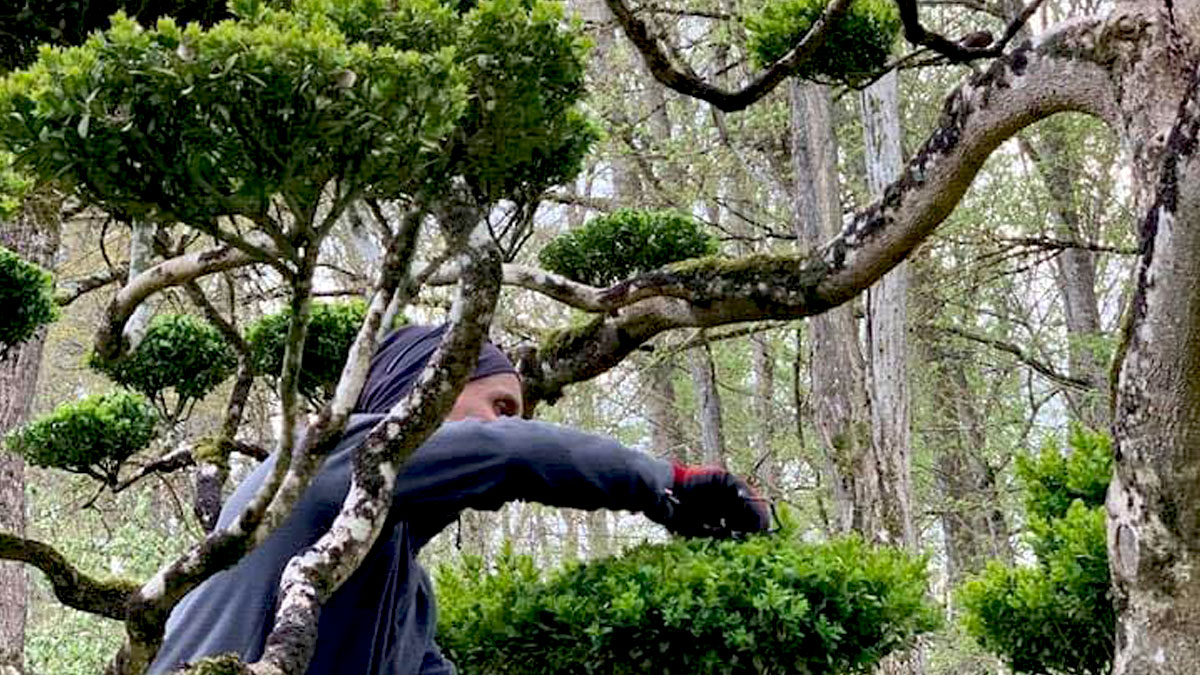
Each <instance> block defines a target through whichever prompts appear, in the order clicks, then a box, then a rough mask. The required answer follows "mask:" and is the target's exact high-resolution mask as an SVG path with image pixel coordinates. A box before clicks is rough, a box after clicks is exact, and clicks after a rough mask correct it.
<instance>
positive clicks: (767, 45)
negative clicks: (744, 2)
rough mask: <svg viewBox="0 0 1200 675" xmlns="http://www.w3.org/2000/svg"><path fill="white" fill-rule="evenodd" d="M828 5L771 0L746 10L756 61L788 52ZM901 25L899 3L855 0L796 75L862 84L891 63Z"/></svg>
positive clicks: (816, 0)
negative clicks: (889, 59)
mask: <svg viewBox="0 0 1200 675" xmlns="http://www.w3.org/2000/svg"><path fill="white" fill-rule="evenodd" d="M826 4H828V3H826V2H825V1H824V0H771V1H770V2H768V3H767V4H766V5H764V6H763V8H762V10H761V11H759V12H757V13H754V14H750V15H748V16H747V17H746V29H747V31H748V32H749V34H750V41H749V44H748V45H747V48H748V49H749V51H750V54H751V57H752V58H753V60H754V62H755V64H756V65H758V66H759V67H763V66H766V65H769V64H771V63H773V62H774V61H776V60H778V59H780V58H782V57H783V56H784V55H785V54H787V53H788V51H790V50H791V49H792V47H794V46H795V45H796V43H798V42H799V41H800V40H801V38H803V37H804V35H805V34H806V33H807V32H808V29H809V28H811V27H812V24H813V22H814V21H816V20H817V19H818V18H820V16H821V13H822V12H824V11H825V6H826ZM900 28H901V23H900V13H899V11H898V10H897V9H896V5H895V3H893V2H889V0H855V2H854V3H852V4H851V5H850V9H849V11H847V12H846V14H845V16H843V17H842V18H841V19H840V20H838V21H837V22H835V23H834V24H833V26H831V27H830V29H829V32H828V34H827V35H826V37H825V42H824V43H823V44H822V45H821V47H820V48H819V49H818V50H817V51H816V53H815V54H813V57H812V59H810V60H809V61H808V62H807V63H805V64H804V65H803V66H801V68H800V70H799V71H798V72H797V73H796V74H797V75H798V76H799V77H802V78H804V79H806V80H814V81H817V82H826V83H832V84H846V85H850V86H856V85H859V84H861V83H863V82H865V81H867V80H869V79H870V78H871V77H873V76H874V75H876V74H877V73H878V72H879V71H880V70H881V69H882V68H883V67H884V66H885V65H886V64H887V60H888V57H889V56H890V55H891V53H892V46H893V45H894V44H895V43H896V37H897V36H898V35H899V34H900Z"/></svg>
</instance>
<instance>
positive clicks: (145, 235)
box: [125, 219, 158, 349]
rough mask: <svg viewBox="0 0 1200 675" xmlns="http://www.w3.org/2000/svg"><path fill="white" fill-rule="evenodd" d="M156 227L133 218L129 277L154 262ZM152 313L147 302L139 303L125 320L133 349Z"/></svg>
mask: <svg viewBox="0 0 1200 675" xmlns="http://www.w3.org/2000/svg"><path fill="white" fill-rule="evenodd" d="M157 231H158V228H157V227H156V226H155V224H154V223H153V222H151V221H147V220H141V219H138V220H134V221H133V222H132V223H130V229H129V279H130V280H132V279H133V278H134V277H136V276H137V275H139V274H141V273H142V272H145V271H146V270H147V269H149V268H150V266H151V265H153V264H154V235H155V234H156V233H157ZM152 315H153V311H152V308H151V306H150V304H149V303H145V302H143V303H141V304H140V305H138V306H137V309H135V310H133V315H132V316H130V317H129V320H128V321H127V322H125V339H126V340H127V341H128V342H129V348H130V349H133V348H135V347H137V346H138V343H140V342H141V341H142V337H143V336H145V334H146V328H148V327H149V325H150V319H151V317H152Z"/></svg>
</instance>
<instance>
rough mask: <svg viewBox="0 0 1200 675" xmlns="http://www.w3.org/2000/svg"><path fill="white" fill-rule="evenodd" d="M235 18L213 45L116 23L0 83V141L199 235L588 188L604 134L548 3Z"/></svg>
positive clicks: (391, 6) (574, 51)
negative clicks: (585, 175) (283, 215)
mask: <svg viewBox="0 0 1200 675" xmlns="http://www.w3.org/2000/svg"><path fill="white" fill-rule="evenodd" d="M283 5H286V6H287V8H286V9H280V8H276V7H275V6H274V5H268V4H267V3H263V2H258V1H257V0H237V1H235V2H233V3H231V5H230V7H231V9H232V10H233V12H234V13H235V14H237V15H238V18H237V19H236V20H226V21H221V22H218V23H216V24H215V25H213V26H212V27H211V28H207V29H205V28H204V27H202V25H201V23H200V22H196V23H192V24H189V25H187V26H186V27H181V26H180V25H179V24H178V23H177V22H176V21H175V20H173V19H169V18H164V19H160V20H159V21H158V23H157V25H156V26H155V27H154V28H152V29H143V28H142V27H141V26H140V25H139V24H138V23H137V22H135V21H134V20H132V19H130V18H128V17H127V16H125V15H124V14H117V15H115V16H114V17H113V18H112V26H111V28H110V29H109V30H107V31H105V32H104V33H97V34H94V35H93V36H92V37H90V38H88V39H87V40H86V41H85V42H84V43H83V44H82V45H81V46H79V47H71V48H44V49H43V50H42V51H41V53H40V57H39V59H38V60H37V62H35V63H34V64H32V65H31V66H29V68H28V69H27V70H24V71H15V72H13V73H11V74H10V75H9V76H7V77H5V78H4V79H2V80H0V139H2V140H3V143H4V144H5V145H7V147H8V149H9V150H10V151H12V152H13V153H14V154H15V155H17V157H18V159H19V162H20V166H21V167H22V168H24V169H27V170H28V171H29V172H30V173H31V174H34V175H37V176H39V177H41V178H43V179H52V180H55V181H58V182H59V183H61V184H63V185H65V186H68V187H72V188H74V189H75V190H76V192H78V193H79V194H80V196H81V197H83V198H84V199H85V200H87V201H89V202H91V203H95V204H98V205H101V206H103V207H105V208H106V209H107V210H109V211H111V212H114V213H118V214H121V215H123V216H126V217H144V218H148V219H154V220H164V219H166V220H175V221H179V222H183V223H186V224H190V225H192V226H195V227H197V228H200V229H202V230H204V229H207V228H211V227H213V225H212V224H213V222H214V219H215V218H217V217H219V216H222V215H234V214H236V215H243V216H246V217H248V218H250V219H251V221H253V222H255V223H258V224H259V225H264V226H265V224H269V218H268V217H267V214H268V207H269V206H270V204H272V203H274V202H272V201H271V200H272V198H273V197H276V196H282V197H283V198H284V199H283V200H282V201H283V203H286V204H287V205H288V208H289V209H290V210H291V211H293V214H292V215H293V216H295V217H300V218H305V217H311V215H312V214H313V213H314V210H315V208H316V202H317V200H318V199H319V197H320V194H321V191H322V190H323V189H324V188H326V187H327V186H329V185H330V184H331V183H333V182H334V181H336V182H337V184H338V188H339V191H340V194H344V195H348V196H353V195H358V194H362V193H373V194H376V195H380V196H387V197H393V198H396V197H402V196H419V195H423V194H430V193H433V194H437V193H438V192H439V191H441V190H443V189H444V188H445V185H446V183H447V182H448V181H449V180H450V179H452V178H454V177H455V176H461V177H464V178H466V179H467V180H468V181H469V182H470V183H471V184H472V185H473V186H474V187H475V188H476V191H477V193H478V194H480V195H481V196H483V197H486V198H487V199H492V200H494V199H498V198H499V197H501V196H511V194H512V193H520V192H523V191H537V190H540V189H544V188H545V187H546V186H548V185H549V184H553V183H556V182H561V181H562V180H564V179H566V178H568V177H570V176H573V175H574V174H575V173H576V172H578V170H579V167H580V163H581V161H582V158H583V155H584V154H585V153H586V152H587V149H588V148H589V147H590V145H591V143H592V142H593V141H594V140H595V136H596V134H595V132H594V130H593V129H592V127H591V125H590V123H589V122H587V121H586V120H585V119H584V118H583V117H582V116H581V114H580V113H579V112H578V110H577V108H576V103H577V102H578V101H579V99H580V98H581V96H582V94H583V83H584V80H583V70H584V68H583V64H584V46H585V43H584V41H583V38H582V35H581V32H580V30H579V28H578V26H577V25H574V24H568V23H567V22H564V21H563V16H562V10H561V7H560V6H559V5H558V4H557V3H552V2H525V1H523V0H485V1H484V2H480V3H478V5H476V6H474V7H472V8H470V9H469V11H467V12H466V13H465V14H461V15H459V14H458V13H457V12H456V10H455V8H453V7H449V6H446V5H442V4H440V3H438V2H436V1H434V0H408V1H406V2H400V3H390V2H383V1H382V0H296V1H295V2H291V3H280V6H283Z"/></svg>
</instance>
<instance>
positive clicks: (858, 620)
mask: <svg viewBox="0 0 1200 675" xmlns="http://www.w3.org/2000/svg"><path fill="white" fill-rule="evenodd" d="M437 578H438V585H439V597H440V598H441V620H440V623H439V629H438V631H439V635H440V637H439V642H440V643H441V644H442V645H443V647H444V648H445V649H446V651H447V653H448V656H449V657H450V658H451V660H453V661H454V662H455V663H456V664H457V665H458V666H459V668H461V669H462V671H463V672H464V673H511V674H516V673H521V674H525V673H585V672H586V673H593V672H594V673H614V674H623V673H628V674H632V673H688V674H697V673H765V672H794V673H810V674H812V675H819V674H822V673H866V672H870V671H871V669H872V666H873V665H874V664H876V663H877V662H878V661H879V659H881V658H882V657H883V656H884V655H886V654H887V653H889V652H891V651H892V650H894V649H898V648H901V647H903V646H905V645H908V644H911V642H912V640H913V639H914V637H915V636H916V635H918V634H920V633H923V632H926V631H929V630H932V629H933V628H935V627H936V626H937V625H938V623H939V616H938V611H937V610H936V609H935V608H934V607H933V606H931V605H930V603H929V602H928V601H927V599H926V584H927V579H926V572H925V561H924V560H923V559H921V558H917V557H913V556H910V555H908V554H905V553H902V552H900V551H897V550H894V549H886V548H872V547H870V546H868V545H867V544H865V543H864V542H863V541H861V540H860V539H857V538H848V539H844V540H839V541H834V542H829V543H824V544H802V543H797V542H796V541H794V540H792V539H790V538H789V537H784V536H764V537H754V538H750V539H747V540H742V541H709V540H690V541H688V540H676V541H674V542H672V543H669V544H665V545H663V544H656V545H643V546H640V547H637V548H634V549H632V550H630V551H628V552H626V553H624V554H622V555H620V556H617V557H614V558H609V559H606V560H599V561H594V562H591V563H587V564H583V565H574V566H569V567H567V568H565V569H562V570H559V571H556V572H551V573H550V574H549V575H548V576H547V577H546V578H545V579H542V578H541V577H540V575H539V573H538V572H537V571H536V569H535V568H534V567H533V563H532V561H530V560H529V559H528V558H523V557H516V556H511V555H507V556H505V557H503V558H502V559H501V560H500V562H499V563H498V565H497V568H496V569H495V570H491V571H489V570H485V569H483V568H482V565H481V564H480V563H479V561H478V560H471V559H468V560H467V561H466V562H465V563H464V566H463V567H460V568H450V567H443V568H441V569H439V570H438V575H437Z"/></svg>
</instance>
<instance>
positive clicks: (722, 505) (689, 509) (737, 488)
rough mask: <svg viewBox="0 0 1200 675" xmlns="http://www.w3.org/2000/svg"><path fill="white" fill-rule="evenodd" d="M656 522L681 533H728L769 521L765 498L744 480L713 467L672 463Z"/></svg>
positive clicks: (747, 531) (763, 527) (761, 526)
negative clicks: (662, 514)
mask: <svg viewBox="0 0 1200 675" xmlns="http://www.w3.org/2000/svg"><path fill="white" fill-rule="evenodd" d="M666 502H667V504H666V509H665V511H666V513H665V517H663V518H662V519H660V522H661V523H662V524H663V525H665V526H666V528H667V529H668V530H670V531H671V532H673V533H675V534H679V535H683V536H685V537H731V536H734V535H738V534H750V533H753V532H762V531H763V530H766V529H767V528H768V527H769V526H770V524H771V521H770V514H769V511H768V509H767V501H766V500H765V499H763V498H762V497H760V496H758V493H757V492H755V491H754V489H753V488H751V487H750V486H749V485H746V483H745V481H743V480H742V479H741V478H738V477H737V476H735V475H733V474H731V473H729V472H727V471H725V470H724V469H720V468H716V467H687V466H683V465H681V464H676V465H675V472H674V481H673V483H672V485H671V487H670V488H669V489H668V491H667V494H666Z"/></svg>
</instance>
